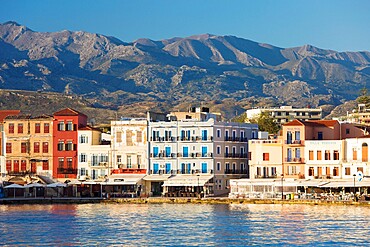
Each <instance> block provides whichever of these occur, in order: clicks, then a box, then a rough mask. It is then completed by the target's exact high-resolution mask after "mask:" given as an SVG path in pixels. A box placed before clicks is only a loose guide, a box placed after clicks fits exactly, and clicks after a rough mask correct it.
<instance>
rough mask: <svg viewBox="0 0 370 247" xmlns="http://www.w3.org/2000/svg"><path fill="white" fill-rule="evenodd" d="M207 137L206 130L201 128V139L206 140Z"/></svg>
mask: <svg viewBox="0 0 370 247" xmlns="http://www.w3.org/2000/svg"><path fill="white" fill-rule="evenodd" d="M207 139H208V131H207V130H202V141H207Z"/></svg>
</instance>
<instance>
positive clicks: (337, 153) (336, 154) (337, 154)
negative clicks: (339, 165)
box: [334, 150, 339, 160]
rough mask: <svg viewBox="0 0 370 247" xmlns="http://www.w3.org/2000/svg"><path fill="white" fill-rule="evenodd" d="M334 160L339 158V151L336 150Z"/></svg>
mask: <svg viewBox="0 0 370 247" xmlns="http://www.w3.org/2000/svg"><path fill="white" fill-rule="evenodd" d="M334 160H339V151H338V150H334Z"/></svg>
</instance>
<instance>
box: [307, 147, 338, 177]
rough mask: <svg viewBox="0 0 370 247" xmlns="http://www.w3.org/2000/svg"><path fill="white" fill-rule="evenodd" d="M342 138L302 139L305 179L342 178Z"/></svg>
mask: <svg viewBox="0 0 370 247" xmlns="http://www.w3.org/2000/svg"><path fill="white" fill-rule="evenodd" d="M343 145H344V143H343V141H342V140H320V141H308V140H305V141H304V146H305V147H304V153H305V155H304V157H306V158H305V162H306V164H305V174H306V179H339V178H342V174H341V170H342V169H341V166H342V165H341V164H342V160H343V150H344V149H343Z"/></svg>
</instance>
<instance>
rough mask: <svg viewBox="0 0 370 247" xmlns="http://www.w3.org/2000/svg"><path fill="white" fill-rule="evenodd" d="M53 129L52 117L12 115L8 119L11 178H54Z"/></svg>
mask: <svg viewBox="0 0 370 247" xmlns="http://www.w3.org/2000/svg"><path fill="white" fill-rule="evenodd" d="M52 128H53V117H52V116H47V115H43V116H38V117H31V116H30V115H13V116H8V117H6V118H5V120H4V132H5V136H6V146H5V149H6V150H5V151H6V171H7V175H8V176H24V175H36V174H37V175H44V176H48V177H51V176H52V170H53V152H52V146H53V133H52Z"/></svg>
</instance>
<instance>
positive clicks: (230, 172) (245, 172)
mask: <svg viewBox="0 0 370 247" xmlns="http://www.w3.org/2000/svg"><path fill="white" fill-rule="evenodd" d="M247 173H248V171H247V170H236V169H225V174H247Z"/></svg>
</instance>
